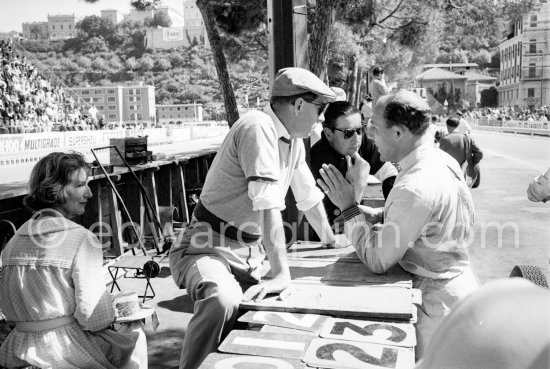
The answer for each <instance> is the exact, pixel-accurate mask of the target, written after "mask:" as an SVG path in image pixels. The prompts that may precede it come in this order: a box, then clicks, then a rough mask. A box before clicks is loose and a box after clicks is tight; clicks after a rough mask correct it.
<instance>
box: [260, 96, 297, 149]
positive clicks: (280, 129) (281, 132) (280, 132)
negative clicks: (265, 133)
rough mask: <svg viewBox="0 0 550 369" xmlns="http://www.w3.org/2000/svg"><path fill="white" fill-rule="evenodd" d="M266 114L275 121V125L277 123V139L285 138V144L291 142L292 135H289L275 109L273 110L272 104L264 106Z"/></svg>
mask: <svg viewBox="0 0 550 369" xmlns="http://www.w3.org/2000/svg"><path fill="white" fill-rule="evenodd" d="M263 110H264V113H266V114H267V115H269V116H270V117H271V120H273V123H275V130H276V131H277V138H279V139H280V138H283V140H282V141H284V142H290V140H291V138H290V133H288V130H287V129H286V127H285V126H284V125H283V123H282V122H281V121H280V120H279V118H278V117H277V115H275V112H274V111H273V109H271V104H267V105H266V106H264V109H263Z"/></svg>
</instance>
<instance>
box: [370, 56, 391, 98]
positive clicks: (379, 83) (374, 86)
mask: <svg viewBox="0 0 550 369" xmlns="http://www.w3.org/2000/svg"><path fill="white" fill-rule="evenodd" d="M372 78H373V79H372V82H371V83H370V86H369V91H370V94H371V96H372V106H373V107H375V106H376V103H377V102H378V99H379V98H380V97H381V96H384V95H386V94H388V93H389V92H390V91H391V89H390V88H389V87H388V86H387V85H386V81H385V80H384V69H383V68H382V67H380V66H376V67H374V69H373V70H372Z"/></svg>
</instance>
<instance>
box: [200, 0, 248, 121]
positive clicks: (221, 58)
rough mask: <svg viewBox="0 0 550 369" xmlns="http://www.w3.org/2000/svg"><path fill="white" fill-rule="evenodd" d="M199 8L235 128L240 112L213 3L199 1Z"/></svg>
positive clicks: (228, 117) (205, 0) (228, 116)
mask: <svg viewBox="0 0 550 369" xmlns="http://www.w3.org/2000/svg"><path fill="white" fill-rule="evenodd" d="M197 7H198V8H199V10H200V11H201V14H202V18H203V20H204V25H205V27H206V33H207V35H208V41H209V42H210V47H211V48H212V54H213V57H214V64H215V65H216V72H217V74H218V79H219V82H220V86H221V90H222V94H223V101H224V104H225V111H226V113H227V122H228V124H229V126H230V127H231V126H233V123H235V122H236V121H237V120H238V119H239V111H238V109H237V100H236V99H235V94H234V92H233V87H232V86H231V81H230V80H229V72H228V70H227V61H226V59H225V55H224V53H223V46H222V41H221V38H220V31H219V29H218V25H217V23H216V19H215V17H214V10H213V7H212V4H211V2H209V1H207V0H197Z"/></svg>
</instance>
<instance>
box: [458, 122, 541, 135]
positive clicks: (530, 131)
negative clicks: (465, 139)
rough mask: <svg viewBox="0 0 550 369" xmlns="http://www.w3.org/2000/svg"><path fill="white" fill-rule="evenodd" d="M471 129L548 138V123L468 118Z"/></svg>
mask: <svg viewBox="0 0 550 369" xmlns="http://www.w3.org/2000/svg"><path fill="white" fill-rule="evenodd" d="M468 122H469V123H470V125H471V126H472V128H475V129H479V130H482V131H497V132H510V133H520V134H527V135H531V136H535V135H537V136H550V129H549V128H550V124H549V123H550V122H537V121H519V120H504V121H503V120H497V119H478V118H470V119H468Z"/></svg>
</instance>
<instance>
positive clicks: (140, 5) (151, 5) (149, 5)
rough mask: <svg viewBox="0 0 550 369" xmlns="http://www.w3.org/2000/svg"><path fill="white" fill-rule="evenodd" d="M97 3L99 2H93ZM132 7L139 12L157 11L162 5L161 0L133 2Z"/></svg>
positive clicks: (135, 0) (131, 2) (94, 0)
mask: <svg viewBox="0 0 550 369" xmlns="http://www.w3.org/2000/svg"><path fill="white" fill-rule="evenodd" d="M86 1H89V0H86ZM96 1H98V0H92V2H96ZM130 5H131V6H132V7H133V8H134V9H137V10H147V9H155V8H157V7H159V6H160V5H161V0H132V1H130Z"/></svg>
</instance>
